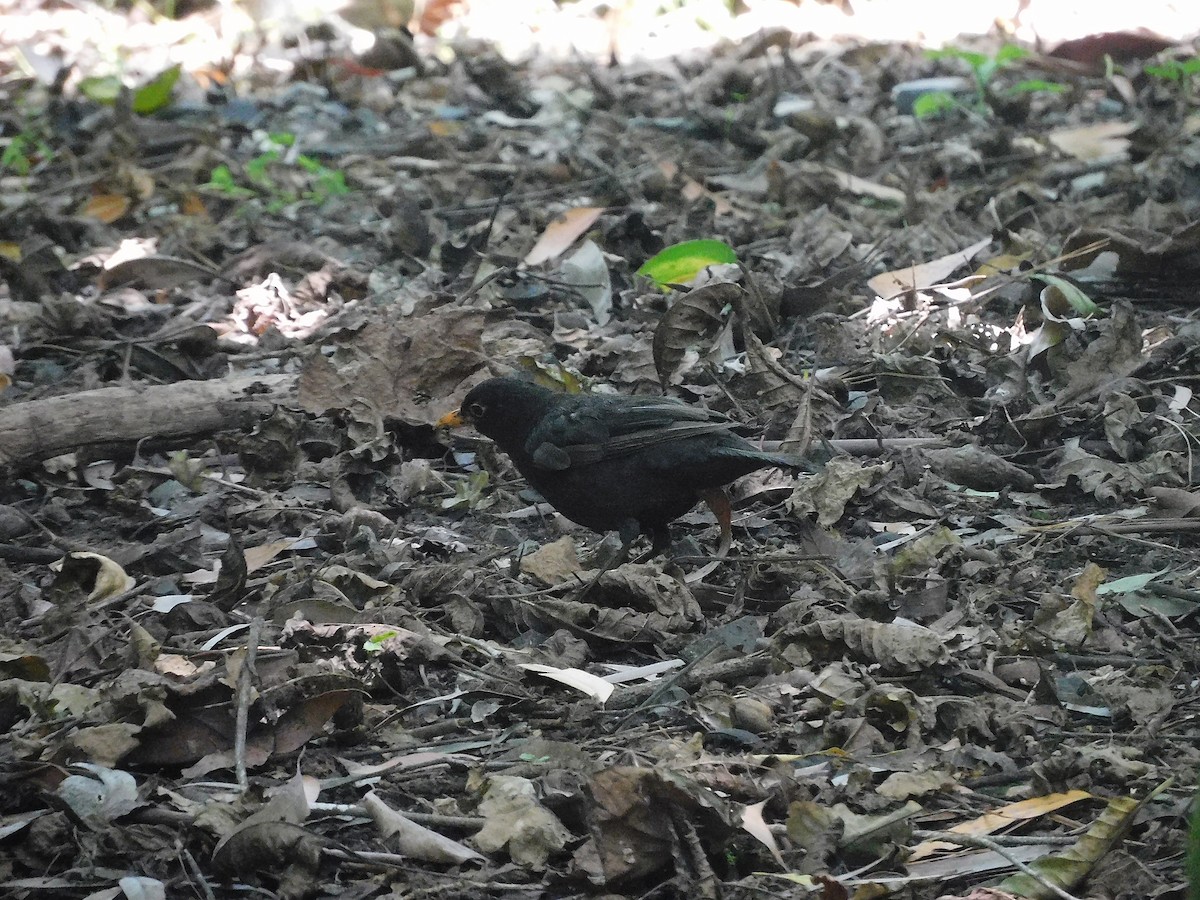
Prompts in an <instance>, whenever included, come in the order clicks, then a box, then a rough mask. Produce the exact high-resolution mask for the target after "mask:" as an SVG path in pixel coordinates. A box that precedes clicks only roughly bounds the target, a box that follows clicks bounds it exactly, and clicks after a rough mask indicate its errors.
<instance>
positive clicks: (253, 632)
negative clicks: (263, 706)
mask: <svg viewBox="0 0 1200 900" xmlns="http://www.w3.org/2000/svg"><path fill="white" fill-rule="evenodd" d="M262 625H263V620H262V618H261V617H259V616H255V617H254V620H253V621H251V623H250V630H249V632H247V634H246V657H245V659H243V660H242V668H241V670H240V671H239V672H238V692H237V724H236V726H235V730H234V734H233V759H234V770H235V771H236V773H237V783H238V787H240V788H241V789H242V790H243V791H246V790H248V789H249V787H250V779H249V778H248V777H247V776H246V728H247V723H248V720H249V718H250V692H251V691H252V690H253V689H254V660H255V658H256V657H257V656H258V640H259V636H260V635H261V634H262Z"/></svg>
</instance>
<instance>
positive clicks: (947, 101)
mask: <svg viewBox="0 0 1200 900" xmlns="http://www.w3.org/2000/svg"><path fill="white" fill-rule="evenodd" d="M956 106H958V101H957V100H955V99H954V95H953V94H951V93H950V92H948V91H930V92H929V93H928V94H922V95H921V96H919V97H918V98H917V99H916V100H914V101H913V115H914V116H916V117H917V118H918V119H928V118H931V117H933V116H939V115H941V114H942V113H944V112H946V110H949V109H954V107H956Z"/></svg>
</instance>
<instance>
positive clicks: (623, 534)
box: [575, 519, 642, 602]
mask: <svg viewBox="0 0 1200 900" xmlns="http://www.w3.org/2000/svg"><path fill="white" fill-rule="evenodd" d="M641 533H642V526H641V523H639V522H638V520H637V519H626V520H625V521H624V522H622V523H621V527H620V528H618V529H617V534H618V535H619V536H620V538H621V549H620V550H618V551H617V552H616V553H612V554H608V555H607V556H606V558H604V559H603V560H601V562H600V566H599V568H597V569H596V574H595V575H593V576H592V578H591V580H590V581H589V582H588V583H587V584H585V585H584V586H583V588H582V589H581V590H580V591H579V593H578V594H576V595H575V600H576V601H577V602H578V601H580V600H582V599H583V598H584V596H585V595H586V594H587V592H588V591H590V590H591V589H592V588H594V587H595V586H596V584H597V582H599V581H600V578H601V577H602V576H603V575H604V573H605V572H607V571H609V570H610V569H615V568H616V567H617V566H619V565H621V564H622V563H624V562H625V561H626V560H627V559H629V548H630V546H631V545H632V544H633V542H634V541H635V540H637V536H638V535H639V534H641Z"/></svg>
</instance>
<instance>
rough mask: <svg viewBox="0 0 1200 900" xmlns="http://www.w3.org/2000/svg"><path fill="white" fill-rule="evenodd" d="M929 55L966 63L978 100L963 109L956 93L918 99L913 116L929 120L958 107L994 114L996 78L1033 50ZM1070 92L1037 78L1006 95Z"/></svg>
mask: <svg viewBox="0 0 1200 900" xmlns="http://www.w3.org/2000/svg"><path fill="white" fill-rule="evenodd" d="M927 55H928V57H929V58H930V59H938V60H941V59H954V60H958V61H960V62H963V63H966V65H967V67H968V68H969V69H970V70H971V75H972V77H973V78H974V81H975V98H974V100H973V102H972V103H971V104H970V105H969V106H967V107H963V104H962V102H961V101H959V100H958V98H956V97H955V96H954V95H953V94H948V93H946V92H944V91H935V92H933V93H930V94H925V95H924V96H922V97H918V98H917V100H916V102H914V103H913V114H914V115H916V116H917V117H918V118H928V117H930V116H933V115H937V114H939V113H942V112H945V111H946V110H948V109H953V108H955V107H963V108H966V109H968V110H969V111H970V112H973V113H977V114H979V115H987V114H988V113H990V112H991V106H990V105H989V103H988V98H989V96H990V95H991V93H992V91H993V87H992V81H993V80H994V79H995V77H996V75H997V73H999V72H1000V71H1001V70H1003V69H1005V68H1007V67H1008V66H1010V65H1012V64H1013V63H1015V62H1017V61H1018V60H1022V59H1025V58H1026V57H1027V56H1029V51H1028V50H1026V49H1025V48H1024V47H1018V46H1017V45H1016V44H1005V45H1004V46H1003V47H1001V48H1000V49H999V50H997V51H996V54H995V55H994V56H988V55H987V54H986V53H977V52H975V51H973V50H961V49H959V48H958V47H946V48H945V49H943V50H930V51H929V52H928V54H927ZM1066 89H1067V86H1066V85H1064V84H1058V83H1057V82H1053V81H1045V80H1043V79H1040V78H1033V79H1027V80H1025V81H1020V82H1018V83H1017V84H1014V85H1012V86H1010V87H1008V88H1006V89H1005V90H1004V93H1005V94H1007V95H1010V96H1013V95H1016V94H1028V93H1035V92H1039V91H1044V92H1051V93H1058V92H1062V91H1065V90H1066Z"/></svg>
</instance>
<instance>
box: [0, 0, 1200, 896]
mask: <svg viewBox="0 0 1200 900" xmlns="http://www.w3.org/2000/svg"><path fill="white" fill-rule="evenodd" d="M427 6H428V9H426V10H425V12H424V13H423V16H425V18H423V19H422V20H421V21H422V22H424V23H425V26H427V29H426V31H427V32H428V31H430V30H432V29H433V28H434V27H436V23H437V22H438V21H440V19H439V16H443V15H449V13H446V12H445V10H441V11H439V8H440V7H443V6H445V4H436V3H431V4H427ZM142 14H144V13H130V15H142ZM49 27H52V26H49ZM414 30H415V31H416V32H418V37H417V39H416V40H415V41H414V39H413V38H412V37H411V36H409V37H408V38H405V37H404V36H403V35H401V34H400V33H398V32H397V33H396V35H393V37H392V38H391V39H390V40H391V41H392V43H391V44H389V45H388V46H390V48H391V50H390V51H389V52H391V53H393V54H394V55H393V56H392V57H390V59H391V62H390V63H388V65H394V66H395V68H392V69H389V68H388V66H387V65H380V63H381V61H383V60H384V57H382V56H379V55H376V57H372V58H370V59H366V58H364V59H362V60H359V61H352V62H353V64H352V65H351V64H349V62H351V61H348V60H347V59H343V58H340V57H338V56H337V55H336V54H335V53H334V52H333V50H332V47H333V45H332V44H327V45H322V46H323V47H324V51H321V50H320V49H319V48H318V47H317V46H316V45H313V44H308V43H306V44H300V45H294V46H292V47H291V49H290V50H288V49H287V47H280V48H274V49H272V50H271V51H270V52H279V53H284V54H285V56H286V54H288V53H291V54H292V55H291V56H290V57H287V59H288V63H289V65H290V66H291V67H292V71H293V76H292V77H291V79H290V80H282V79H279V78H278V77H277V76H276V75H271V74H270V71H271V70H270V69H269V68H264V69H262V70H253V69H249V70H247V71H248V73H249V74H246V75H243V76H239V77H241V78H242V79H243V80H242V82H241V83H239V87H238V90H237V91H234V90H233V89H232V83H231V82H230V81H229V80H228V77H229V75H230V73H228V72H226V73H224V74H220V73H216V72H208V73H201V72H200V71H199V70H194V69H190V68H188V67H183V68H182V69H180V68H178V67H171V66H167V65H163V66H160V67H159V69H158V70H157V72H156V71H146V72H143V73H142V74H141V75H139V76H138V77H136V78H134V79H133V80H132V82H131V83H132V84H133V85H134V90H133V93H132V95H131V96H132V101H130V100H129V98H127V99H126V100H124V101H123V100H122V90H123V89H122V88H121V85H120V81H119V80H114V76H109V75H107V74H105V73H104V72H102V71H99V70H97V71H96V72H95V73H92V74H90V75H88V77H89V78H91V81H90V82H87V83H86V84H84V83H81V82H80V81H79V80H78V79H79V77H80V76H78V75H72V74H71V73H70V72H69V71H68V70H62V79H63V82H62V83H60V84H58V88H57V90H61V88H62V87H63V84H65V85H66V86H67V91H66V93H65V94H61V95H56V99H55V102H56V103H58V104H60V106H61V109H65V110H69V111H70V113H71V114H70V115H59V116H58V117H44V116H37V115H33V116H28V115H26V117H25V118H24V119H23V118H22V117H21V116H22V115H24V114H22V113H19V112H18V111H16V110H10V111H8V112H6V113H5V114H4V118H3V124H4V126H5V130H6V134H8V135H13V134H17V135H19V136H20V139H19V140H17V139H11V140H10V141H9V144H8V147H9V152H7V153H6V154H5V157H4V158H5V161H6V162H5V165H6V167H7V171H6V177H5V180H4V193H3V196H2V197H0V203H3V206H4V210H5V217H4V223H3V224H2V225H0V275H2V276H3V279H4V283H5V285H6V291H5V292H4V293H0V321H3V322H4V324H5V325H6V326H7V327H6V329H5V332H4V334H5V344H4V345H2V346H0V360H3V363H4V364H3V374H4V379H3V382H2V383H0V391H2V392H3V398H2V400H3V405H2V406H0V435H2V436H4V439H0V465H2V466H4V468H5V470H6V473H7V474H8V475H9V476H10V477H9V478H8V479H6V480H5V482H4V486H3V488H2V492H0V613H2V614H3V616H4V620H5V622H6V623H7V624H6V627H5V631H4V634H3V636H2V637H0V725H2V726H3V731H4V732H5V733H6V738H5V739H4V740H3V741H2V742H0V773H2V774H3V778H4V783H5V784H6V785H7V786H8V788H9V790H8V791H7V792H6V793H5V799H4V803H3V806H2V807H0V837H2V838H3V842H2V843H0V889H2V892H3V893H4V895H5V896H13V897H32V896H80V897H82V896H119V894H118V893H116V892H117V891H120V892H122V893H124V895H125V896H135V895H136V896H184V895H188V896H190V895H193V894H196V895H201V896H212V897H217V896H235V895H237V896H240V895H241V894H242V893H243V892H245V891H246V890H267V891H271V892H273V894H274V895H275V896H280V897H333V896H338V897H371V896H379V897H387V896H410V897H411V896H434V895H436V896H438V897H446V896H462V897H472V898H474V897H479V896H509V895H513V894H517V895H520V894H539V895H541V896H564V897H565V896H594V895H598V894H604V895H606V896H627V897H643V896H682V895H689V896H705V897H718V896H720V897H743V896H744V897H752V896H755V897H756V896H761V894H762V893H763V892H764V891H765V892H771V893H780V894H786V895H788V896H809V895H817V894H820V895H821V896H830V897H832V896H850V895H851V894H853V895H855V896H868V895H870V896H882V895H884V894H887V893H907V894H908V895H909V896H935V895H942V896H967V895H970V894H972V892H973V891H978V890H990V891H991V892H992V895H993V896H1001V895H1005V894H1008V895H1016V896H1029V897H1034V896H1058V897H1063V896H1068V897H1069V896H1078V897H1085V896H1111V897H1129V898H1134V897H1138V898H1141V897H1147V896H1165V895H1168V894H1181V893H1183V892H1184V891H1185V890H1186V879H1185V875H1184V871H1183V867H1182V865H1181V863H1180V860H1181V859H1182V858H1183V855H1184V853H1185V849H1186V846H1187V839H1188V827H1187V813H1188V808H1189V803H1190V802H1191V799H1192V795H1193V794H1194V792H1195V788H1196V775H1195V773H1196V772H1197V771H1198V769H1200V759H1197V749H1196V746H1197V744H1196V740H1195V733H1194V729H1193V727H1192V709H1193V707H1194V705H1195V702H1196V691H1195V680H1196V662H1195V660H1196V659H1197V653H1196V639H1195V635H1196V621H1197V619H1196V610H1197V609H1198V608H1200V606H1198V601H1200V594H1198V593H1197V591H1196V589H1195V585H1196V574H1197V566H1198V563H1197V560H1198V559H1200V556H1198V555H1197V547H1198V546H1200V544H1198V541H1200V537H1198V535H1200V518H1197V509H1198V508H1200V506H1198V504H1197V502H1196V490H1195V484H1196V478H1197V474H1198V472H1200V466H1198V465H1197V463H1196V451H1197V445H1198V440H1197V439H1198V437H1200V431H1198V428H1197V410H1198V406H1197V401H1196V399H1195V395H1194V390H1195V384H1196V378H1197V374H1196V373H1197V360H1198V359H1200V350H1198V347H1200V326H1197V323H1196V321H1195V318H1196V317H1195V297H1194V290H1193V289H1192V288H1193V287H1194V284H1195V276H1196V274H1197V270H1198V269H1200V262H1198V261H1197V260H1198V259H1200V257H1197V254H1196V249H1197V246H1196V234H1197V229H1196V226H1195V225H1193V224H1187V223H1191V222H1193V221H1194V220H1196V219H1197V218H1200V215H1198V212H1200V210H1198V209H1197V203H1198V201H1197V198H1196V196H1195V192H1194V191H1193V190H1191V188H1190V186H1189V183H1188V182H1187V178H1186V174H1185V173H1187V172H1191V171H1192V170H1194V165H1193V160H1194V156H1195V149H1196V147H1195V145H1196V140H1197V137H1196V135H1197V134H1198V133H1200V130H1198V129H1196V128H1195V127H1194V122H1193V119H1194V112H1193V111H1192V109H1191V107H1190V106H1189V102H1190V95H1189V94H1188V93H1187V92H1186V91H1184V90H1181V89H1178V87H1173V86H1172V85H1173V82H1170V81H1168V80H1165V79H1163V78H1156V76H1155V75H1154V74H1153V71H1152V70H1151V69H1146V70H1144V71H1143V70H1141V69H1140V68H1138V64H1137V63H1131V64H1130V66H1131V67H1130V68H1128V69H1127V70H1126V72H1125V73H1124V74H1120V75H1110V76H1109V80H1108V81H1106V76H1105V74H1104V72H1103V71H1102V70H1096V71H1090V72H1089V70H1087V69H1086V67H1081V68H1070V69H1067V68H1063V67H1062V66H1057V68H1056V70H1055V77H1056V78H1057V79H1059V80H1061V81H1068V82H1070V84H1071V86H1072V88H1073V91H1072V92H1065V93H1064V92H1061V91H1051V90H1038V89H1029V88H1028V87H1026V88H1025V89H1022V90H1021V91H1018V92H1016V93H1005V92H1004V89H1005V88H1006V86H1007V85H1006V83H1005V82H1004V79H1005V78H1006V77H1008V76H1012V77H1014V78H1015V77H1017V76H1021V75H1026V76H1028V75H1030V74H1033V73H1035V72H1036V68H1037V67H1036V66H1034V63H1038V64H1039V65H1040V66H1042V67H1047V66H1049V67H1054V66H1056V65H1057V64H1056V63H1054V61H1053V59H1054V58H1053V57H1049V56H1046V57H1034V56H1033V55H1032V54H1018V53H1006V52H1004V49H1003V48H998V47H997V46H991V45H988V46H984V45H983V44H981V46H980V48H979V52H978V53H974V54H967V53H965V52H958V53H956V54H950V55H949V56H942V57H941V58H940V59H932V58H930V57H928V56H925V55H922V54H921V53H919V52H916V51H915V50H913V49H912V48H910V47H904V46H900V45H896V46H887V45H867V44H861V43H855V42H851V41H842V42H835V43H822V44H818V43H815V42H813V43H808V42H805V41H804V40H803V39H801V38H800V37H799V36H798V35H781V36H780V39H779V40H778V41H776V42H774V43H773V42H770V41H766V42H763V41H757V42H756V41H750V42H746V43H744V44H741V45H733V44H731V45H729V46H725V47H722V48H719V49H717V50H716V51H714V52H713V53H711V54H709V55H707V56H705V57H703V58H699V57H696V58H693V57H690V56H688V55H686V54H681V55H680V56H679V57H678V58H677V59H676V60H675V61H674V62H673V63H672V65H671V66H658V67H655V66H651V65H648V64H644V63H628V64H626V65H623V66H619V67H614V68H600V67H597V66H594V65H592V64H591V63H589V62H587V61H586V60H585V59H584V58H582V57H577V58H575V59H574V60H573V61H572V62H570V63H560V62H553V61H551V60H549V59H547V60H538V61H527V62H523V63H512V62H510V61H509V60H507V59H506V58H505V57H503V56H502V55H501V54H499V53H498V52H497V51H496V50H494V49H492V48H490V47H487V46H485V45H472V44H466V43H457V44H455V43H453V42H451V43H443V44H441V45H435V43H434V41H433V39H432V38H429V37H428V33H422V29H421V27H415V28H414ZM381 34H382V32H381ZM435 46H440V48H441V50H444V51H445V52H444V53H441V55H439V53H435V52H434V48H435ZM23 52H26V53H27V54H34V57H31V59H32V60H33V62H36V63H37V65H32V64H31V66H30V70H31V71H33V72H34V73H35V75H34V76H31V77H27V78H25V79H24V80H18V81H14V82H13V84H14V85H15V86H16V88H17V90H19V91H20V92H21V96H22V97H23V106H22V109H24V110H30V109H34V110H36V109H38V108H39V104H40V108H43V109H45V108H47V104H48V103H49V98H50V95H51V86H52V85H54V84H56V83H57V82H56V81H55V78H56V77H57V74H56V73H55V72H53V71H51V72H50V73H49V77H40V79H39V76H37V74H36V73H38V72H43V74H45V72H46V70H47V67H49V69H51V70H53V68H54V66H53V65H52V62H53V61H52V60H51V59H50V58H49V57H41V56H37V55H36V53H35V51H34V50H33V48H32V45H31V46H30V47H29V48H26V50H25V51H23ZM80 52H81V54H82V55H81V56H80V60H79V62H80V63H81V64H82V65H83V66H84V68H85V69H86V68H87V67H88V66H93V67H95V66H98V62H97V61H96V60H95V59H91V58H89V57H88V56H87V54H86V52H84V51H80ZM263 52H267V51H266V50H265V49H264V51H263ZM322 52H324V53H325V55H322ZM439 52H441V51H439ZM1146 52H1161V53H1162V54H1163V58H1164V59H1169V60H1171V59H1174V58H1175V57H1178V56H1180V53H1181V52H1182V51H1179V50H1177V49H1173V48H1170V47H1166V48H1165V49H1164V47H1162V46H1155V47H1154V48H1152V49H1151V50H1147V51H1146ZM989 54H991V55H989ZM955 59H958V60H959V61H963V60H966V61H968V62H970V63H971V64H972V65H973V66H975V68H976V72H975V74H976V77H977V79H979V78H980V73H986V75H987V78H986V79H983V80H981V81H979V83H978V84H977V85H975V87H978V88H979V91H978V95H977V96H976V95H974V94H972V93H971V91H972V90H974V88H973V87H972V84H971V82H969V81H964V82H963V84H964V85H966V87H965V89H964V90H963V91H959V92H958V93H956V94H952V95H948V96H949V97H950V99H949V100H948V101H945V100H941V101H939V102H938V103H937V104H935V105H936V106H937V107H938V111H937V113H936V114H935V115H929V116H924V117H922V116H915V115H913V114H910V113H911V112H912V110H913V109H915V108H918V106H919V93H920V91H921V90H924V89H925V88H922V87H920V85H921V84H922V83H923V80H927V79H929V78H930V77H932V76H935V75H946V74H953V73H954V69H953V67H952V66H950V67H948V63H949V62H952V61H953V60H955ZM989 60H990V61H991V63H993V64H994V65H989ZM1001 60H1002V61H1003V65H1000V64H999V61H1001ZM368 63H370V65H368ZM1177 65H1178V63H1177ZM1163 71H1166V70H1163ZM1171 71H1174V70H1171ZM1180 71H1184V70H1182V69H1181V70H1180ZM884 72H886V73H888V76H887V77H886V78H884V77H882V73H884ZM1132 72H1140V73H1141V74H1138V75H1131V74H1130V73H1132ZM72 78H74V79H75V80H74V81H72V80H71V79H72ZM902 79H907V82H908V83H910V87H905V88H904V90H900V89H899V86H898V87H897V88H896V89H893V86H895V85H897V82H899V81H901V80H902ZM943 80H944V79H943ZM1040 83H1042V82H1037V81H1034V82H1029V81H1026V82H1023V84H1025V85H1027V86H1028V85H1029V84H1033V85H1037V84H1040ZM89 85H90V87H89ZM206 85H207V86H208V87H209V88H210V90H209V91H208V93H205V91H204V90H203V88H204V87H205V86H206ZM1106 86H1107V87H1108V88H1111V90H1108V91H1106ZM101 88H103V89H104V90H101ZM125 90H126V93H128V90H127V89H125ZM912 95H915V96H918V101H916V102H914V101H913V99H912ZM902 97H903V98H904V99H903V101H902V100H901V98H902ZM904 104H908V105H907V107H905V106H904ZM60 112H61V110H60ZM248 123H249V124H248ZM14 148H15V149H14ZM513 369H520V370H524V371H527V372H529V373H530V375H531V376H532V377H536V378H538V379H539V380H541V381H543V382H546V383H551V384H555V385H557V386H560V387H562V388H564V389H567V390H572V391H579V390H617V391H620V392H624V393H631V394H659V393H667V394H670V395H672V396H677V397H681V398H683V399H685V400H687V401H688V402H690V403H694V404H700V405H706V406H709V407H712V408H714V409H717V410H719V411H721V412H725V413H727V414H729V415H731V416H732V417H734V418H735V419H737V420H739V421H740V422H743V423H746V424H747V426H748V427H749V429H750V430H751V431H752V432H753V433H754V434H755V435H757V436H761V440H762V441H763V444H764V446H768V445H769V446H771V447H772V448H780V447H782V448H784V449H788V450H792V451H797V450H798V451H802V452H804V453H806V454H807V455H808V457H809V458H810V460H811V461H812V463H813V469H814V471H813V473H811V474H801V475H798V476H791V475H780V474H777V473H759V474H758V475H755V476H752V477H750V478H747V479H746V480H745V482H744V484H742V485H739V486H737V488H738V489H737V490H735V492H734V515H735V543H734V545H733V548H732V550H731V551H730V552H728V553H727V554H726V553H724V552H722V553H721V554H719V556H718V558H713V549H714V548H715V547H716V546H717V543H718V541H717V537H718V535H717V529H716V528H715V527H714V526H715V525H716V522H715V521H714V519H713V518H712V517H711V516H710V515H709V514H708V513H707V512H700V511H693V512H692V513H690V514H688V515H687V516H685V517H683V518H682V519H681V520H680V521H679V522H678V523H677V525H676V529H675V542H674V544H673V546H672V548H671V550H670V551H669V554H668V556H667V557H666V558H663V559H658V560H654V561H651V562H650V563H641V564H639V563H626V564H624V565H621V566H618V567H616V568H613V569H611V570H608V571H603V567H604V562H603V561H604V560H605V559H607V558H608V557H609V555H610V554H609V551H610V550H611V547H610V546H609V544H608V542H607V541H605V540H604V539H602V538H600V537H599V536H596V535H592V534H590V533H587V532H584V531H581V530H580V529H578V528H577V527H576V526H573V525H572V524H571V523H569V522H567V521H566V520H564V519H562V518H561V517H560V516H558V515H557V514H555V513H554V512H553V510H552V509H550V508H549V507H547V506H546V505H545V504H544V503H541V502H540V498H539V497H537V496H536V495H535V494H533V493H531V492H530V491H529V490H528V488H527V487H526V486H525V485H524V483H523V482H522V481H521V479H520V478H519V477H518V476H517V475H516V472H515V470H514V469H513V468H512V466H511V464H510V463H509V462H508V460H507V459H505V458H504V457H503V455H501V454H498V453H497V452H496V451H495V450H494V448H492V447H491V446H490V444H489V443H488V442H487V441H484V440H481V439H479V438H477V437H473V436H471V435H469V434H463V435H456V436H454V437H453V438H450V437H447V436H446V435H443V434H440V433H437V432H435V430H434V428H433V427H432V426H433V423H434V422H435V421H436V420H437V419H438V418H439V417H440V416H441V415H442V414H444V413H445V412H447V411H449V410H450V409H453V408H455V407H456V406H457V405H458V402H459V401H460V400H461V399H462V397H463V396H465V394H466V393H467V391H468V390H469V389H470V387H471V386H472V385H474V384H475V383H477V382H479V381H481V380H483V379H485V378H487V377H490V376H492V375H494V374H497V373H500V372H504V371H510V370H513ZM723 549H724V548H723ZM597 572H600V574H599V576H598V577H596V573H597ZM1193 852H1194V851H1193ZM1193 889H1194V885H1193Z"/></svg>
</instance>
